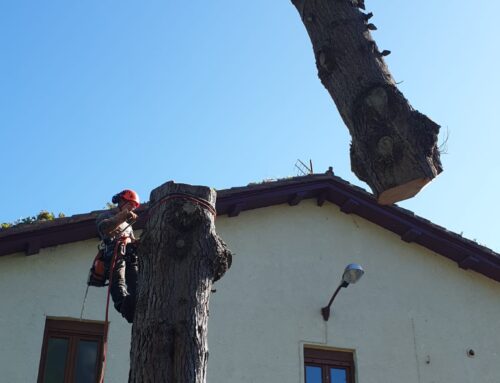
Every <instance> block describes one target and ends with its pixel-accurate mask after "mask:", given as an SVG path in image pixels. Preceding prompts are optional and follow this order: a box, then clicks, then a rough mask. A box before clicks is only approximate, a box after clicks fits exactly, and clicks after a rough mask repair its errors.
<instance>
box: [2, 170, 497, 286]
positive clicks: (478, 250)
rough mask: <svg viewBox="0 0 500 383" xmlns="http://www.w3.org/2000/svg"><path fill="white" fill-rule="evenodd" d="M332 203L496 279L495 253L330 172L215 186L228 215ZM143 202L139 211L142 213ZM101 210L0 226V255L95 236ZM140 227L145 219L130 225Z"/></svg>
mask: <svg viewBox="0 0 500 383" xmlns="http://www.w3.org/2000/svg"><path fill="white" fill-rule="evenodd" d="M311 198H314V199H316V201H317V203H318V205H320V206H321V205H323V203H324V202H325V201H329V202H331V203H334V204H336V205H338V206H339V207H340V210H341V211H342V212H344V213H346V214H356V215H358V216H360V217H363V218H365V219H367V220H369V221H371V222H373V223H375V224H377V225H379V226H381V227H383V228H385V229H387V230H390V231H392V232H394V233H395V234H397V235H399V236H400V237H401V239H402V240H403V241H405V242H414V243H417V244H419V245H421V246H424V247H426V248H428V249H430V250H432V251H434V252H436V253H438V254H441V255H443V256H445V257H447V258H449V259H451V260H453V261H455V262H456V263H457V264H458V266H459V267H461V268H463V269H471V270H474V271H476V272H478V273H481V274H483V275H485V276H487V277H489V278H492V279H494V280H496V281H499V282H500V254H498V253H495V252H493V251H492V250H490V249H488V248H486V247H484V246H481V245H479V244H477V243H475V242H473V241H470V240H468V239H466V238H463V237H461V236H460V235H458V234H455V233H453V232H450V231H448V230H446V229H445V228H443V227H441V226H438V225H435V224H433V223H432V222H430V221H428V220H426V219H424V218H421V217H418V216H416V215H415V214H414V213H412V212H411V211H409V210H406V209H402V208H400V207H398V206H396V205H393V206H381V205H379V204H378V203H377V202H376V200H375V198H373V196H372V195H371V194H369V193H367V192H366V191H364V190H363V189H361V188H358V187H356V186H353V185H351V184H349V183H348V182H346V181H344V180H342V179H341V178H339V177H336V176H334V175H331V174H323V175H310V176H304V177H294V178H289V179H285V180H279V181H273V182H264V183H260V184H250V185H248V186H244V187H236V188H231V189H225V190H219V191H218V192H217V206H216V207H217V214H218V215H227V216H229V217H234V216H237V215H238V214H239V213H240V212H242V211H245V210H251V209H256V208H261V207H266V206H272V205H277V204H283V203H288V204H289V205H291V206H293V205H297V204H298V203H300V201H301V200H303V199H311ZM147 209H148V205H147V204H144V205H142V206H141V208H140V210H139V211H138V213H139V216H141V215H142V217H145V216H146V215H147V214H141V213H143V212H146V211H147ZM101 212H102V210H101V211H94V212H91V213H88V214H80V215H74V216H71V217H67V218H59V219H56V220H54V221H48V222H42V223H37V224H31V225H25V226H19V227H13V228H10V229H4V230H1V231H0V256H1V255H6V254H12V253H15V252H20V251H25V252H26V254H27V255H32V254H36V253H38V251H39V250H40V249H41V248H44V247H49V246H55V245H61V244H64V243H71V242H75V241H82V240H86V239H91V238H94V237H97V232H96V228H95V218H96V217H97V215H98V214H99V213H101ZM142 227H144V219H143V220H141V219H139V221H138V222H137V223H136V225H135V228H138V229H140V228H142Z"/></svg>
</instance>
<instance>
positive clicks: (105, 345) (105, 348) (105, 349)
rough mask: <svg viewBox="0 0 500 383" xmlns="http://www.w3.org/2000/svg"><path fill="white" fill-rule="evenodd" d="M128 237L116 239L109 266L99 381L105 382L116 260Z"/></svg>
mask: <svg viewBox="0 0 500 383" xmlns="http://www.w3.org/2000/svg"><path fill="white" fill-rule="evenodd" d="M127 239H128V237H123V238H119V239H118V240H117V241H116V244H115V248H114V249H113V257H112V258H111V264H110V267H109V278H108V279H109V284H108V293H107V296H106V315H105V319H104V340H103V345H102V367H101V376H100V378H99V382H100V383H103V382H104V370H105V369H106V354H107V352H108V330H109V296H110V295H111V286H112V284H113V271H114V269H115V265H116V261H117V258H118V248H119V247H120V246H121V244H122V243H124V242H125V244H126V242H127Z"/></svg>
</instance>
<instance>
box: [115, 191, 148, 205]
mask: <svg viewBox="0 0 500 383" xmlns="http://www.w3.org/2000/svg"><path fill="white" fill-rule="evenodd" d="M121 199H124V200H125V201H131V202H134V204H135V207H136V208H137V207H139V206H140V205H141V201H140V199H139V195H138V194H137V193H136V192H135V191H133V190H130V189H125V190H123V191H121V192H120V193H118V194H115V195H114V196H113V199H112V200H111V201H112V202H113V203H119V202H120V200H121Z"/></svg>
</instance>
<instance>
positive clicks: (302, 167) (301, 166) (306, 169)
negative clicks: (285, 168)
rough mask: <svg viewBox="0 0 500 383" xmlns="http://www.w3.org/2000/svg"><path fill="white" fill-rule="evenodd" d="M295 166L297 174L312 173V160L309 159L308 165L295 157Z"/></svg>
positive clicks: (305, 174) (306, 174)
mask: <svg viewBox="0 0 500 383" xmlns="http://www.w3.org/2000/svg"><path fill="white" fill-rule="evenodd" d="M295 168H296V169H297V175H298V176H308V175H311V174H314V171H313V163H312V160H309V166H307V165H306V164H305V163H303V162H302V161H301V160H299V159H297V161H295Z"/></svg>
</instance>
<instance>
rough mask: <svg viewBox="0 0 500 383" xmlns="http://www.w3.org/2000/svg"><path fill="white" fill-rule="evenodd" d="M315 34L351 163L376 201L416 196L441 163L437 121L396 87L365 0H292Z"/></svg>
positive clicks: (318, 59)
mask: <svg viewBox="0 0 500 383" xmlns="http://www.w3.org/2000/svg"><path fill="white" fill-rule="evenodd" d="M292 3H293V4H294V5H295V7H296V8H297V10H298V11H299V14H300V16H301V18H302V21H303V23H304V25H305V27H306V29H307V32H308V34H309V37H310V39H311V42H312V45H313V49H314V54H315V58H316V66H317V69H318V76H319V78H320V80H321V82H322V83H323V85H324V86H325V88H326V89H327V90H328V92H329V93H330V95H331V97H332V98H333V100H334V102H335V104H336V106H337V108H338V110H339V113H340V115H341V117H342V119H343V120H344V122H345V124H346V125H347V128H348V129H349V132H350V134H351V137H352V142H351V151H350V152H351V169H352V171H353V172H354V173H355V174H356V176H357V177H358V178H359V179H361V180H362V181H365V182H366V183H367V184H368V185H369V186H370V188H371V189H372V191H373V192H374V194H375V195H376V197H377V199H378V201H379V203H381V204H391V203H394V202H397V201H401V200H403V199H406V198H410V197H413V196H414V195H415V194H417V193H418V192H419V191H420V190H421V189H422V187H423V186H424V185H426V184H427V183H428V182H430V181H431V180H432V179H433V178H435V177H436V176H437V175H438V174H439V173H440V172H441V171H442V170H443V169H442V166H441V161H440V157H439V149H438V147H437V137H438V133H439V128H440V127H439V125H437V124H436V123H435V122H433V121H432V120H430V119H429V118H428V117H427V116H425V115H424V114H422V113H419V112H418V111H416V110H415V109H413V108H412V107H411V105H410V104H409V103H408V101H407V100H406V99H405V98H404V96H403V94H402V93H401V92H400V91H399V90H398V89H397V87H396V83H395V81H394V79H393V78H392V76H391V74H390V73H389V70H388V68H387V65H386V64H385V62H384V58H383V57H384V56H386V55H387V54H389V53H390V51H387V50H383V51H380V50H379V49H378V47H377V44H376V43H375V41H373V39H372V37H371V33H370V30H374V29H376V27H375V26H374V25H373V24H372V23H371V22H370V18H371V16H372V14H371V13H369V14H365V13H363V12H362V11H360V9H364V8H365V7H364V0H292Z"/></svg>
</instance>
